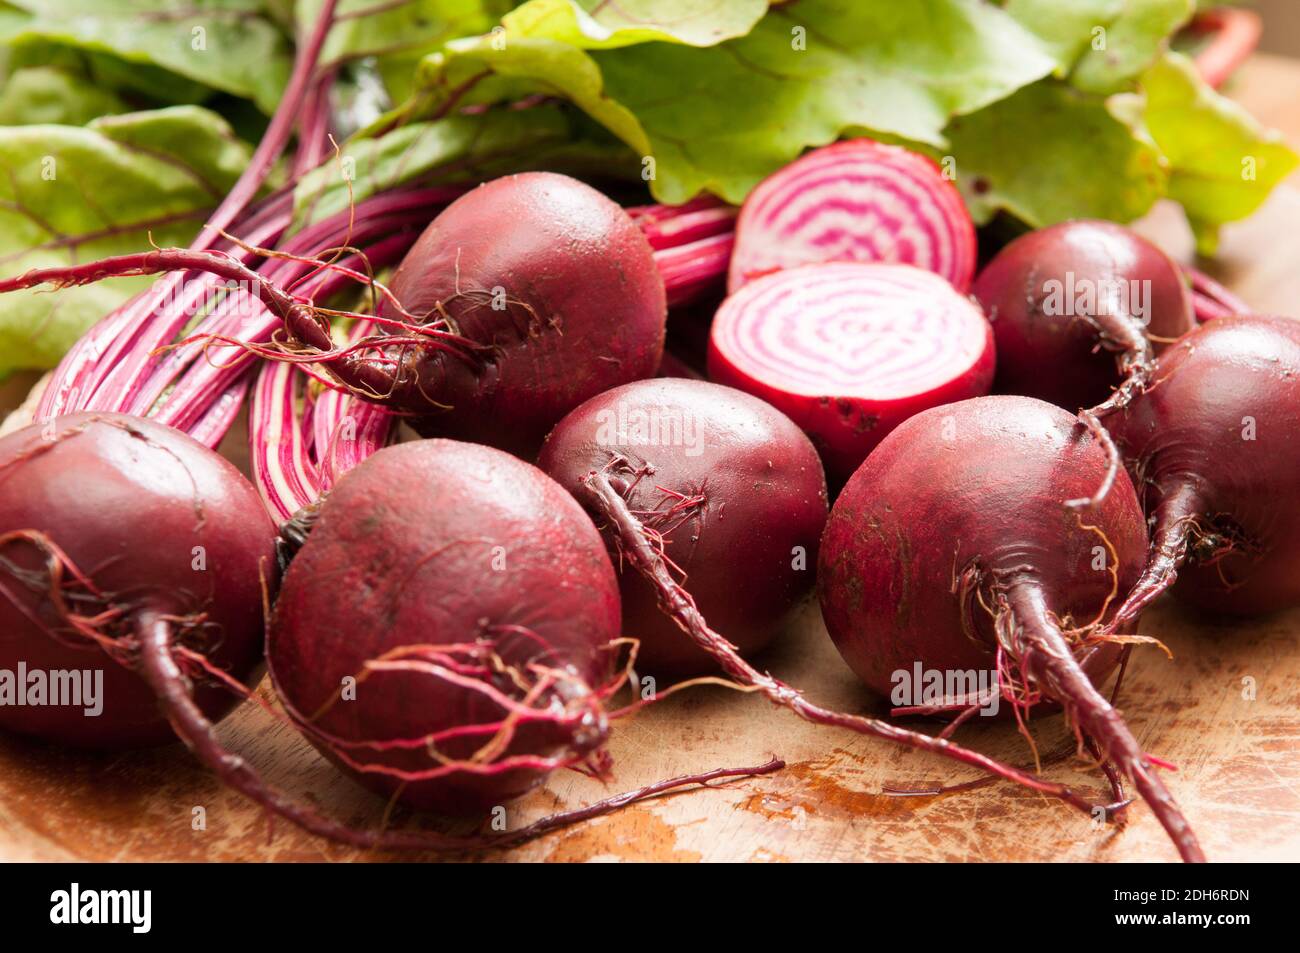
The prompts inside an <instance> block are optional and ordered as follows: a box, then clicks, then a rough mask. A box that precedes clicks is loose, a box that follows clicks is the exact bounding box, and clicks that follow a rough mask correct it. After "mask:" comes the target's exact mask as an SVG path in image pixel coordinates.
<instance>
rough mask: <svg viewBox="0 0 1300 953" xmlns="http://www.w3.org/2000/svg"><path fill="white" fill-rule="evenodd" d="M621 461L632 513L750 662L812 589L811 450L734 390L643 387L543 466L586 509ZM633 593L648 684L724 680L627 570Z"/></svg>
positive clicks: (669, 382)
mask: <svg viewBox="0 0 1300 953" xmlns="http://www.w3.org/2000/svg"><path fill="white" fill-rule="evenodd" d="M614 461H620V463H619V465H618V467H617V468H616V469H615V472H616V473H619V474H621V475H620V476H619V477H618V479H619V480H620V486H621V487H622V489H623V490H624V496H625V498H626V500H627V503H628V506H629V507H631V509H632V511H633V512H635V513H637V514H638V516H639V517H640V519H641V522H642V524H643V525H645V526H647V527H649V528H651V529H653V530H655V531H656V532H658V533H659V534H660V536H661V537H662V539H663V541H664V554H665V555H666V556H667V558H668V559H669V561H671V562H672V564H673V565H675V566H676V567H677V568H678V569H679V570H680V571H681V573H682V575H683V577H684V579H685V584H686V585H687V587H688V588H689V590H690V593H691V595H692V597H693V598H694V599H695V602H696V604H697V605H698V607H699V609H700V611H701V612H702V613H704V615H705V616H707V617H708V619H709V620H710V622H711V623H712V624H713V625H715V626H717V627H718V628H719V629H721V631H723V632H725V633H727V635H728V637H729V638H730V639H731V640H732V642H733V643H734V644H735V645H736V647H737V648H738V649H739V650H740V652H741V653H742V654H743V655H745V656H750V655H752V654H753V653H755V652H758V651H759V650H760V649H762V648H764V647H765V646H766V645H767V644H768V643H769V642H770V641H771V640H772V639H773V638H774V637H775V636H776V635H777V634H778V633H779V632H780V631H781V630H782V628H783V626H784V625H785V623H786V617H787V615H788V614H789V612H790V610H791V609H792V608H793V607H794V606H795V605H796V604H797V603H798V602H800V601H801V600H802V599H803V598H804V596H806V595H807V594H808V593H810V592H811V591H812V586H813V570H814V567H815V565H816V558H817V541H818V540H819V539H820V537H821V532H822V528H823V527H824V526H825V524H826V510H827V502H826V480H825V478H824V477H823V476H822V467H821V461H820V460H819V459H818V458H817V451H816V450H814V449H813V446H812V444H811V443H809V441H808V438H807V437H805V436H804V435H803V433H802V432H801V431H800V430H799V428H798V427H796V426H795V425H794V424H793V423H791V421H790V420H789V418H787V417H786V416H785V415H784V414H782V413H781V412H780V411H778V410H776V409H775V408H773V407H771V406H770V405H768V404H765V403H764V402H763V401H761V400H759V399H757V398H756V397H751V396H749V395H748V394H744V393H741V392H740V391H737V390H732V389H731V388H730V387H721V386H719V385H717V384H708V383H705V382H704V381H695V380H684V379H670V378H665V379H659V380H648V381H638V382H637V383H634V384H626V385H624V386H623V387H617V388H615V389H613V390H611V391H608V392H606V393H604V394H601V395H600V396H598V397H593V398H592V399H591V400H589V401H587V402H586V403H584V404H583V405H582V406H580V407H578V408H577V409H576V410H574V411H573V412H572V413H570V414H569V415H568V416H567V417H565V418H564V419H563V420H562V421H560V423H559V425H558V426H557V427H556V428H555V430H553V431H552V432H551V435H550V436H549V437H548V438H547V440H546V444H545V446H543V448H542V453H541V457H540V458H539V459H538V466H540V467H541V468H542V469H543V470H545V471H546V472H547V473H549V474H550V475H551V476H552V477H554V478H555V479H556V480H557V481H559V483H560V484H561V485H562V486H563V487H565V489H567V490H569V491H570V492H572V493H573V494H574V495H575V496H578V497H579V499H581V498H582V490H583V481H584V479H585V478H586V477H587V475H588V474H589V473H590V472H591V471H592V470H593V469H599V468H603V467H605V466H607V465H609V464H610V463H612V462H614ZM640 471H645V472H644V474H643V475H641V476H639V477H638V476H636V475H635V474H636V473H638V472H640ZM621 582H622V594H623V620H624V621H623V633H624V635H628V636H632V637H634V638H637V639H639V640H640V641H641V647H640V652H639V654H638V656H637V659H638V662H637V671H638V672H642V673H650V674H653V675H656V676H658V675H686V674H698V673H703V672H708V671H715V670H716V669H717V663H716V662H715V661H714V660H713V659H712V658H711V657H710V656H709V655H707V654H705V653H704V652H703V651H701V650H700V649H699V648H698V647H697V646H695V645H694V644H693V643H692V642H691V641H690V639H688V638H686V637H685V636H684V635H683V634H682V632H681V630H680V629H679V628H678V627H677V625H676V624H675V623H674V622H673V621H672V619H670V618H669V617H668V616H666V615H665V614H664V613H663V612H661V611H660V608H659V597H658V594H657V592H656V590H655V589H654V588H653V587H652V586H651V585H650V584H649V583H648V582H647V581H646V580H645V579H644V578H643V577H642V576H641V574H640V573H638V572H636V571H635V570H634V569H633V568H632V567H630V566H627V567H625V569H624V572H623V573H622V579H621Z"/></svg>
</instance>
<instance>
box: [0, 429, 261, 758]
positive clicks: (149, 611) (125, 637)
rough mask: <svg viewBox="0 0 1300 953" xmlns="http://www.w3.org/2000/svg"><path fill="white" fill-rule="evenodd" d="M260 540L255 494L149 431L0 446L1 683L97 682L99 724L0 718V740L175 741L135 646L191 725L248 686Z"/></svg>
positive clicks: (183, 444) (31, 710)
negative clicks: (17, 677)
mask: <svg viewBox="0 0 1300 953" xmlns="http://www.w3.org/2000/svg"><path fill="white" fill-rule="evenodd" d="M277 576H278V569H277V566H276V562H275V527H274V525H273V524H272V522H271V519H270V517H269V516H268V515H267V513H266V511H265V509H264V508H263V506H262V503H261V500H259V499H258V496H257V493H256V491H254V489H253V487H252V486H251V485H250V484H249V483H248V481H247V480H245V479H244V478H243V477H242V476H241V475H240V473H239V471H237V470H236V469H235V468H234V467H233V466H231V465H230V463H228V462H227V461H226V460H224V459H222V458H221V457H220V456H218V455H217V454H215V453H213V452H212V451H211V450H209V449H208V448H206V447H204V446H202V445H201V444H199V443H198V442H197V441H195V440H192V439H191V438H190V437H187V436H186V435H184V434H182V433H181V432H180V431H177V430H173V429H172V428H170V427H165V426H162V425H161V424H157V423H155V422H153V421H151V420H143V419H139V418H135V417H127V416H123V415H121V414H110V413H79V414H72V415H69V416H67V417H60V418H58V419H56V420H55V421H52V422H51V423H49V424H38V425H33V426H30V427H27V428H25V429H23V430H19V431H16V432H15V433H11V434H9V435H8V436H5V437H3V438H0V669H3V670H7V671H10V672H17V671H18V670H19V667H20V666H22V667H23V668H24V670H25V671H26V672H28V673H29V675H34V674H35V673H41V674H42V675H43V677H45V678H46V679H47V680H48V683H47V684H49V685H50V686H51V687H52V685H53V682H54V680H55V675H54V674H53V673H56V672H71V673H77V674H80V673H83V672H86V671H90V672H92V673H102V676H100V675H92V676H91V677H92V678H97V677H102V689H101V698H100V703H101V704H102V711H100V712H99V713H98V714H95V715H88V714H86V711H85V709H86V708H87V707H90V706H89V701H88V700H85V699H83V700H85V701H87V704H85V705H74V706H69V705H55V704H41V705H9V704H6V705H0V725H2V726H3V727H4V728H5V729H7V730H11V731H18V732H22V733H24V734H30V735H35V736H37V737H40V738H44V739H47V740H50V741H56V742H61V743H65V744H71V745H78V746H85V747H95V748H101V747H136V746H141V745H154V744H160V743H163V742H166V741H175V740H176V735H175V734H174V733H173V732H172V729H171V727H170V726H169V725H168V722H167V718H166V717H164V714H163V711H162V710H161V709H160V706H159V702H158V697H157V695H156V693H155V690H154V688H153V687H151V685H150V684H149V683H148V682H147V681H146V680H145V678H143V677H141V674H140V655H141V645H142V643H143V642H144V641H146V640H147V639H148V638H150V637H152V636H158V637H159V638H160V639H161V640H162V641H163V643H164V650H165V651H166V652H168V653H169V654H170V655H172V656H173V657H175V659H176V665H177V670H178V671H177V675H178V677H179V676H180V675H182V674H183V675H184V676H185V678H186V680H187V681H188V684H187V685H185V686H183V687H184V689H185V691H187V692H188V691H191V689H192V696H193V700H194V702H195V703H196V704H197V706H198V707H199V708H201V710H202V711H203V713H204V714H205V716H206V717H208V718H212V719H216V718H220V717H221V716H222V715H224V714H225V713H226V712H228V711H229V710H230V709H231V707H232V706H233V705H234V703H235V701H236V700H237V698H238V695H237V694H235V693H232V692H231V690H230V689H229V688H227V687H226V686H225V685H223V684H222V679H223V678H226V679H230V680H233V681H234V682H237V683H244V684H245V685H247V684H251V681H252V680H253V679H254V676H255V675H256V674H257V673H258V672H259V671H260V666H261V661H262V628H263V619H262V605H263V602H264V599H265V597H266V596H267V595H268V594H271V593H273V592H274V587H275V583H276V578H277Z"/></svg>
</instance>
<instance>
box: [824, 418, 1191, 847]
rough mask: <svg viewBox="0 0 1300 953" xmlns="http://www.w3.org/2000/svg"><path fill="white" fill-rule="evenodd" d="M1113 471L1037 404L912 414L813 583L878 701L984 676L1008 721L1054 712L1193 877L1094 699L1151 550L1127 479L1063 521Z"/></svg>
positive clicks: (1128, 742) (1111, 719)
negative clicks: (922, 681) (913, 684)
mask: <svg viewBox="0 0 1300 953" xmlns="http://www.w3.org/2000/svg"><path fill="white" fill-rule="evenodd" d="M1108 466H1109V461H1108V459H1107V454H1106V452H1105V450H1104V449H1103V448H1102V447H1101V446H1099V445H1098V444H1097V443H1096V442H1095V441H1094V440H1093V439H1092V437H1091V436H1090V435H1089V434H1088V432H1087V431H1086V430H1085V429H1084V428H1083V427H1082V426H1081V425H1080V423H1079V421H1078V419H1077V418H1075V417H1074V416H1072V415H1071V414H1069V413H1066V412H1065V411H1063V410H1061V409H1060V408H1057V407H1053V406H1051V405H1050V404H1046V403H1043V402H1042V401H1038V400H1034V399H1031V398H1025V397H984V398H976V399H974V400H968V401H963V402H961V403H958V404H953V405H950V406H948V407H940V408H936V409H934V410H928V411H925V412H923V413H921V414H918V415H917V416H915V417H913V418H912V419H911V420H909V421H907V422H906V423H904V424H903V425H902V426H900V427H899V428H898V429H897V430H895V431H894V432H893V433H892V434H890V436H889V437H887V438H885V440H884V442H882V443H881V445H880V446H879V447H878V448H876V450H875V452H874V453H872V455H871V456H870V457H869V458H868V459H867V461H866V462H865V463H864V464H863V465H862V467H861V468H860V469H859V470H858V471H857V473H855V474H854V475H853V478H852V479H851V480H849V483H848V485H847V486H846V487H845V488H844V491H843V493H842V494H841V495H840V497H839V498H838V499H837V500H836V503H835V507H834V509H833V510H832V511H831V517H830V521H829V522H828V524H827V527H826V533H825V535H824V536H823V538H822V549H821V557H820V564H819V567H818V576H817V584H818V593H819V595H820V597H821V603H822V612H823V615H824V617H825V620H826V627H827V629H828V630H829V632H830V635H831V638H832V639H833V640H834V642H835V645H836V647H837V648H839V650H840V653H841V654H842V655H843V656H844V659H845V661H847V662H848V663H849V665H850V667H852V668H853V670H854V671H855V672H856V673H857V674H858V676H859V677H860V678H861V679H862V680H863V681H864V682H865V683H866V684H867V685H868V686H869V687H870V688H872V689H873V690H875V691H877V692H882V693H886V694H887V693H888V692H889V690H890V686H891V682H892V681H893V679H894V677H895V676H894V673H896V672H911V671H913V669H914V666H916V665H918V664H919V665H920V666H922V667H923V668H924V669H929V670H940V671H943V672H953V671H972V670H973V671H984V672H988V671H997V672H998V673H999V679H998V681H999V686H1000V689H1001V692H1002V695H1003V697H1005V698H1008V699H1009V700H1012V701H1013V703H1014V707H1015V708H1016V709H1017V710H1018V713H1019V712H1023V710H1024V709H1026V708H1029V707H1031V706H1032V705H1033V704H1034V703H1036V702H1038V701H1040V700H1041V701H1046V702H1058V703H1060V704H1061V705H1062V706H1063V707H1064V709H1065V712H1066V714H1067V716H1068V717H1069V719H1070V721H1071V722H1072V724H1073V725H1074V726H1075V729H1076V731H1077V732H1079V733H1080V740H1081V743H1089V742H1095V743H1096V745H1097V746H1098V747H1099V749H1100V750H1101V752H1102V753H1103V761H1105V762H1111V763H1113V764H1114V765H1115V766H1116V767H1117V768H1118V769H1119V770H1120V771H1121V772H1122V773H1123V774H1125V775H1127V776H1128V777H1131V778H1132V779H1133V781H1134V783H1135V784H1136V786H1137V788H1138V790H1139V791H1140V792H1141V793H1142V795H1143V796H1144V797H1145V798H1146V800H1147V801H1148V803H1150V805H1151V807H1152V810H1153V811H1154V812H1155V814H1156V816H1157V817H1158V818H1159V820H1160V822H1161V824H1163V825H1164V827H1165V829H1166V830H1167V831H1168V833H1169V835H1170V836H1171V837H1172V838H1173V840H1174V842H1175V844H1176V845H1177V846H1178V849H1179V851H1180V853H1181V854H1182V856H1183V857H1184V858H1185V859H1188V860H1200V859H1202V855H1201V852H1200V848H1199V847H1198V846H1197V843H1196V839H1195V836H1194V835H1193V834H1192V832H1191V830H1190V828H1189V827H1188V825H1187V822H1186V820H1185V819H1184V818H1183V816H1182V814H1181V812H1180V811H1179V809H1178V807H1177V805H1176V804H1175V803H1174V802H1173V800H1172V798H1171V797H1170V796H1169V794H1168V792H1167V791H1166V790H1165V788H1164V785H1163V784H1162V783H1161V781H1160V779H1159V778H1158V777H1157V776H1156V775H1155V773H1154V770H1153V766H1152V762H1151V760H1150V759H1149V758H1148V756H1147V755H1146V754H1144V753H1143V751H1142V749H1141V748H1140V747H1139V746H1138V744H1137V742H1136V740H1135V739H1134V738H1133V735H1132V734H1131V733H1130V731H1129V729H1128V728H1127V726H1126V725H1125V724H1124V722H1123V720H1122V719H1121V718H1120V716H1119V714H1118V713H1117V712H1116V711H1115V710H1114V709H1113V708H1112V707H1111V705H1110V704H1109V703H1108V702H1107V700H1106V699H1105V697H1103V696H1102V695H1101V694H1100V693H1099V692H1098V690H1097V688H1096V687H1094V682H1095V681H1098V680H1100V679H1101V678H1102V677H1103V676H1104V675H1105V674H1106V673H1107V671H1108V670H1109V669H1110V668H1111V667H1112V666H1113V664H1114V662H1115V661H1116V658H1117V655H1118V652H1119V647H1118V646H1117V645H1114V644H1110V643H1108V642H1107V641H1106V639H1107V636H1108V633H1107V632H1106V630H1105V623H1106V622H1107V621H1108V620H1109V607H1110V605H1111V600H1112V598H1113V597H1114V595H1115V594H1116V593H1117V592H1123V591H1127V590H1128V588H1129V587H1130V586H1131V585H1132V582H1133V581H1134V580H1136V579H1137V577H1138V576H1139V574H1140V573H1141V567H1142V563H1143V559H1144V554H1145V552H1146V544H1147V540H1146V533H1145V527H1144V525H1143V521H1142V514H1141V509H1140V508H1139V505H1138V500H1137V496H1136V493H1135V491H1134V489H1133V486H1132V484H1131V483H1130V482H1129V481H1128V480H1127V479H1126V478H1124V477H1122V476H1121V477H1120V478H1119V479H1117V480H1116V481H1115V483H1114V485H1113V486H1112V487H1111V488H1110V491H1109V492H1108V493H1107V494H1106V495H1105V497H1104V499H1103V500H1102V501H1101V502H1100V504H1099V505H1097V506H1096V507H1094V508H1092V509H1091V510H1090V511H1088V512H1081V511H1079V510H1076V509H1072V508H1071V507H1069V506H1067V505H1066V501H1067V500H1068V499H1072V498H1076V497H1079V496H1083V495H1086V493H1090V492H1091V491H1092V489H1093V488H1094V487H1095V485H1096V484H1098V483H1099V482H1100V481H1101V479H1102V474H1103V473H1104V472H1105V471H1106V469H1107V468H1108ZM1081 491H1082V492H1081ZM968 702H969V704H970V705H974V704H977V702H976V701H975V700H974V699H968Z"/></svg>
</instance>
